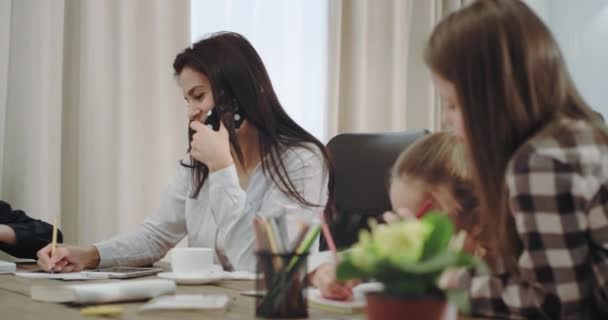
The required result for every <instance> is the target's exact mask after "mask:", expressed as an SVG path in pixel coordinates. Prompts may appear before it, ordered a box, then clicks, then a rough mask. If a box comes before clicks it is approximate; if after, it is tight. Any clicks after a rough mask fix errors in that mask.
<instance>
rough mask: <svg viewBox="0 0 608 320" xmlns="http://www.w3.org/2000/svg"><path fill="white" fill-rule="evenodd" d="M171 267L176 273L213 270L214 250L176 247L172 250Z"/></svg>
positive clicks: (197, 272)
mask: <svg viewBox="0 0 608 320" xmlns="http://www.w3.org/2000/svg"><path fill="white" fill-rule="evenodd" d="M171 269H172V270H173V273H174V274H176V275H187V274H201V273H205V272H210V271H213V269H214V265H213V250H211V249H209V248H175V249H173V250H172V252H171Z"/></svg>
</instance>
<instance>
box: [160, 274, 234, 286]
mask: <svg viewBox="0 0 608 320" xmlns="http://www.w3.org/2000/svg"><path fill="white" fill-rule="evenodd" d="M157 276H158V277H159V278H162V279H169V280H174V281H175V283H177V284H206V283H216V282H220V281H222V280H223V279H224V277H223V273H222V272H204V273H203V272H201V273H193V274H184V275H181V274H180V275H176V274H175V273H173V272H161V273H159V274H157Z"/></svg>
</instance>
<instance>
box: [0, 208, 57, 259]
mask: <svg viewBox="0 0 608 320" xmlns="http://www.w3.org/2000/svg"><path fill="white" fill-rule="evenodd" d="M0 225H5V226H7V227H9V228H10V229H12V230H13V232H14V242H13V241H11V242H9V243H6V242H0V250H2V251H4V252H6V253H8V254H10V255H13V256H15V257H18V258H31V259H35V258H36V252H38V250H40V249H41V248H42V247H44V246H46V245H47V244H49V243H50V242H51V237H52V235H53V226H52V225H50V224H48V223H46V222H44V221H40V220H36V219H32V218H30V217H28V216H27V215H26V214H25V212H23V211H19V210H13V209H12V208H11V206H10V205H9V204H8V203H6V202H3V201H0ZM62 241H63V234H62V233H61V231H59V230H57V242H62Z"/></svg>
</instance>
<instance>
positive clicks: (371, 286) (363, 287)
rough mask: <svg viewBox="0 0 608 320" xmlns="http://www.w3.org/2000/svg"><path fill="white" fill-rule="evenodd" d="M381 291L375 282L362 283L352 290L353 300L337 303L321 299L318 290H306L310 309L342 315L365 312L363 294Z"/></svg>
mask: <svg viewBox="0 0 608 320" xmlns="http://www.w3.org/2000/svg"><path fill="white" fill-rule="evenodd" d="M380 290H382V284H380V283H377V282H369V283H362V284H360V285H357V286H355V287H354V288H353V298H352V299H351V300H348V301H338V300H331V299H327V298H323V296H322V295H321V291H320V290H319V289H310V288H309V289H308V304H309V305H310V306H311V307H312V308H316V309H321V310H327V311H331V312H336V313H342V314H355V313H361V312H364V311H365V306H366V300H365V293H366V292H371V291H380Z"/></svg>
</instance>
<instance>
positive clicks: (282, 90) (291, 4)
mask: <svg viewBox="0 0 608 320" xmlns="http://www.w3.org/2000/svg"><path fill="white" fill-rule="evenodd" d="M327 15H328V3H327V1H325V0H290V1H284V0H223V1H217V0H192V6H191V20H190V21H191V35H192V37H191V38H192V41H193V42H194V41H197V40H199V39H200V38H202V37H204V36H205V35H207V34H209V33H213V32H217V31H234V32H238V33H240V34H242V35H244V36H245V37H247V39H249V41H251V43H252V44H253V46H254V47H255V48H256V50H257V51H258V53H259V54H260V56H261V57H262V60H263V61H264V64H265V65H266V69H267V70H268V73H269V74H270V79H271V81H272V84H273V87H274V89H275V91H276V93H277V95H278V97H279V100H280V102H281V104H282V105H283V107H284V108H285V110H286V111H287V113H288V114H289V115H290V116H291V117H292V118H293V119H294V120H295V121H296V122H298V123H299V124H300V125H302V126H303V127H304V128H305V129H306V130H308V131H309V132H310V133H311V134H313V135H314V136H315V137H317V138H318V139H320V140H321V141H326V140H327V137H326V132H327V130H326V127H327V126H326V110H327V94H328V93H327V61H328V60H327V57H328V52H327V51H328V49H327V41H328V40H327V34H328V32H327V28H328V22H327Z"/></svg>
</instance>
